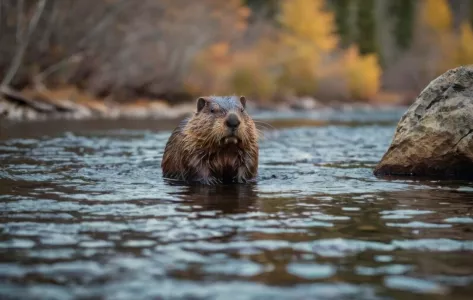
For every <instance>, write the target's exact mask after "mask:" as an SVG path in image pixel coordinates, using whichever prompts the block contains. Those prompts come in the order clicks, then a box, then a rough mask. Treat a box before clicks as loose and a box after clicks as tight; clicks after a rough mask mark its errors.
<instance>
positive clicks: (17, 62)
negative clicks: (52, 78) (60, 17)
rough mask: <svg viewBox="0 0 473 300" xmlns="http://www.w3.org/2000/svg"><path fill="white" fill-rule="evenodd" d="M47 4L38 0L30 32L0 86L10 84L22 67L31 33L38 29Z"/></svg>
mask: <svg viewBox="0 0 473 300" xmlns="http://www.w3.org/2000/svg"><path fill="white" fill-rule="evenodd" d="M45 5H46V0H40V1H39V2H38V5H37V6H36V11H35V14H34V15H33V18H31V20H30V23H29V25H28V32H27V33H26V36H24V39H23V40H22V41H21V44H20V45H19V49H18V52H17V53H16V55H15V57H14V58H13V61H12V63H11V64H10V67H9V68H8V71H7V73H6V74H7V75H5V77H4V78H3V81H2V83H1V84H0V86H7V85H9V84H10V83H11V81H12V80H13V78H14V77H15V75H16V73H17V72H18V69H19V68H20V65H21V63H22V62H23V56H24V55H25V51H26V48H27V47H28V44H29V42H30V39H31V35H32V34H33V32H34V30H35V29H36V26H37V25H38V21H39V19H40V17H41V14H42V13H43V11H44V7H45Z"/></svg>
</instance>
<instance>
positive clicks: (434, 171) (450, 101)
mask: <svg viewBox="0 0 473 300" xmlns="http://www.w3.org/2000/svg"><path fill="white" fill-rule="evenodd" d="M374 174H375V175H377V176H380V175H403V176H404V175H412V176H422V177H424V176H426V177H441V178H473V65H470V66H464V67H459V68H455V69H452V70H449V71H447V72H446V73H444V74H443V75H441V76H439V77H437V78H436V79H435V80H433V81H432V82H431V83H430V84H429V85H428V86H427V87H426V88H425V89H424V90H423V91H422V92H421V93H420V95H419V96H418V97H417V99H416V101H415V102H414V104H413V105H412V106H411V107H410V108H409V109H408V111H407V112H406V113H405V114H404V115H403V117H402V118H401V120H400V121H399V124H398V127H397V130H396V133H395V135H394V138H393V140H392V143H391V146H390V147H389V149H388V151H387V152H386V154H385V155H384V156H383V158H382V160H381V162H380V163H379V164H378V165H377V166H376V168H375V170H374Z"/></svg>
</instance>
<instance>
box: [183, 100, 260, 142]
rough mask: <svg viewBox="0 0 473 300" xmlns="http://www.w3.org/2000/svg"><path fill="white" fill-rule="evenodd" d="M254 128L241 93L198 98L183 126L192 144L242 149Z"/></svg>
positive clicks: (249, 139) (251, 135) (251, 138)
mask: <svg viewBox="0 0 473 300" xmlns="http://www.w3.org/2000/svg"><path fill="white" fill-rule="evenodd" d="M255 132H256V129H255V125H254V123H253V120H252V119H251V117H250V116H249V115H248V114H247V112H246V98H245V97H243V96H242V97H235V96H229V97H200V98H198V99H197V111H196V112H195V114H194V116H193V117H192V118H191V119H190V120H189V123H188V124H187V126H186V128H185V134H186V135H187V136H190V137H192V139H193V141H194V147H195V146H199V147H200V148H201V149H219V148H222V147H237V148H242V149H245V147H246V146H247V145H249V144H250V143H252V142H254V140H255V139H256V136H255V134H254V133H255ZM196 143H198V145H196Z"/></svg>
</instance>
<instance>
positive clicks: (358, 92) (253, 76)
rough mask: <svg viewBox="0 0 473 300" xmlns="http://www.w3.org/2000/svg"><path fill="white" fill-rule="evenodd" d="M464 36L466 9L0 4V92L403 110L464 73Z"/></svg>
mask: <svg viewBox="0 0 473 300" xmlns="http://www.w3.org/2000/svg"><path fill="white" fill-rule="evenodd" d="M472 27H473V0H246V1H243V0H226V1H222V0H199V1H196V0H140V1H131V0H80V1H79V0H0V80H1V83H0V85H1V87H9V88H14V89H15V90H18V91H23V92H24V93H26V94H28V93H31V92H32V91H35V92H38V91H40V92H41V93H43V94H46V95H49V97H53V98H54V97H63V96H64V95H71V94H75V95H79V94H80V95H87V96H86V97H84V96H80V97H79V96H78V99H87V98H90V99H96V100H97V101H101V100H102V99H112V100H113V101H116V102H122V103H126V102H130V101H136V100H137V99H141V100H143V99H145V101H147V100H156V99H164V100H166V101H171V102H172V101H176V102H179V101H183V100H188V99H192V98H193V97H195V96H197V95H206V94H244V95H246V96H248V97H252V98H253V99H255V100H257V101H259V102H261V103H275V102H278V101H279V102H284V101H287V100H288V99H294V98H299V97H303V96H310V97H315V98H316V99H319V100H320V101H324V102H328V103H329V102H330V101H365V102H373V101H386V102H390V101H392V99H399V97H406V99H409V101H410V100H413V99H414V97H415V95H416V94H418V92H419V91H420V90H421V89H422V88H423V87H425V85H426V84H428V82H429V81H431V80H432V79H433V78H434V77H435V76H437V75H439V74H441V73H442V72H444V71H445V70H447V69H449V68H452V67H455V66H458V65H463V64H471V63H473V31H472ZM402 99H404V98H402Z"/></svg>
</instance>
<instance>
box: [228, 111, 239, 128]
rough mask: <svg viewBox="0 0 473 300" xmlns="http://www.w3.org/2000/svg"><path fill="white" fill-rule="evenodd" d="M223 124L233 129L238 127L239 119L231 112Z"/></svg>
mask: <svg viewBox="0 0 473 300" xmlns="http://www.w3.org/2000/svg"><path fill="white" fill-rule="evenodd" d="M225 125H227V127H228V128H229V129H232V130H235V129H237V128H238V126H240V119H239V118H238V116H237V115H236V114H234V113H231V114H229V115H228V117H227V119H226V120H225Z"/></svg>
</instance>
